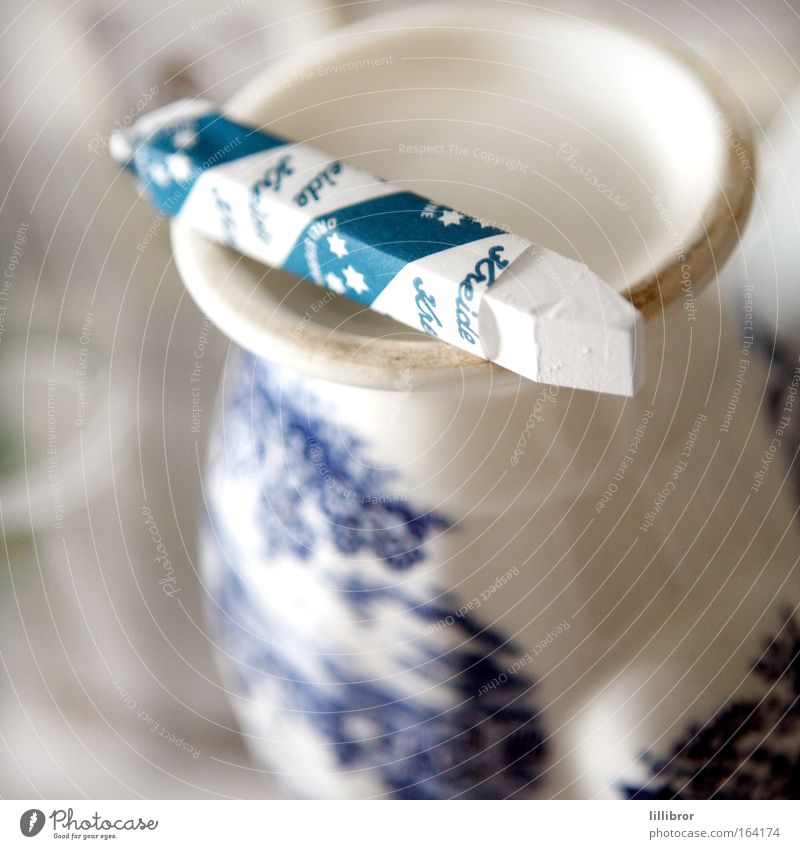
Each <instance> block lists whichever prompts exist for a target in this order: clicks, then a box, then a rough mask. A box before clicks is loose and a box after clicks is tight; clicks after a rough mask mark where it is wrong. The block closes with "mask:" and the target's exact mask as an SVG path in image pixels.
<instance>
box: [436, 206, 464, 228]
mask: <svg viewBox="0 0 800 849" xmlns="http://www.w3.org/2000/svg"><path fill="white" fill-rule="evenodd" d="M462 218H464V216H463V215H462V214H461V213H460V212H456V211H455V210H454V209H443V210H442V214H441V215H440V216H439V221H441V222H442V224H444V226H445V227H449V226H450V225H451V224H460V223H461V219H462Z"/></svg>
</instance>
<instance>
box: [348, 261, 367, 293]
mask: <svg viewBox="0 0 800 849" xmlns="http://www.w3.org/2000/svg"><path fill="white" fill-rule="evenodd" d="M344 279H345V281H346V283H347V287H348V288H349V289H352V290H353V291H354V292H355V293H356V294H358V295H361V294H363V293H364V292H368V291H369V286H367V284H366V282H365V281H364V275H363V274H361V272H359V271H356V270H355V268H353V266H352V265H348V266H347V268H345V269H344Z"/></svg>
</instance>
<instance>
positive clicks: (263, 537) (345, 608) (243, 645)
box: [204, 355, 548, 799]
mask: <svg viewBox="0 0 800 849" xmlns="http://www.w3.org/2000/svg"><path fill="white" fill-rule="evenodd" d="M231 374H232V380H231V382H230V383H229V386H228V388H227V391H226V394H225V399H224V403H223V406H222V409H221V415H220V417H219V424H220V426H219V429H218V433H217V437H216V439H215V440H214V442H213V447H212V451H211V456H210V462H209V471H208V477H209V481H210V485H209V486H208V488H207V491H208V499H209V516H210V522H209V523H208V527H207V529H206V533H205V535H204V537H205V544H204V559H205V563H206V570H207V573H208V575H209V579H210V583H211V594H212V599H213V618H214V621H215V623H216V626H217V629H218V633H219V642H220V646H221V648H222V650H223V652H224V653H225V654H226V655H227V659H226V665H227V666H228V668H229V669H232V670H233V676H232V677H233V687H234V689H235V691H236V692H237V693H238V694H240V696H241V697H242V699H244V700H245V701H246V703H247V704H249V705H250V706H251V708H252V710H253V711H254V712H255V713H256V714H257V717H258V718H257V719H255V720H253V722H251V723H250V725H249V726H248V724H247V722H245V727H246V728H250V729H251V730H254V731H255V732H256V733H257V734H258V735H260V736H261V737H271V738H272V741H273V742H272V743H269V742H267V743H263V744H262V745H260V746H257V748H259V750H260V751H261V753H262V754H263V758H264V760H265V761H266V762H267V763H268V765H269V766H270V768H272V769H274V770H276V771H278V772H282V773H284V774H285V775H289V774H292V775H293V776H294V777H293V778H292V777H290V778H289V779H288V780H289V781H290V782H291V783H293V784H294V785H295V787H298V788H299V792H300V793H302V794H303V795H306V796H338V795H359V796H384V797H393V798H434V799H438V798H448V797H459V796H460V797H481V798H504V797H511V796H514V795H525V794H528V793H530V792H531V790H532V789H533V788H534V787H535V786H537V784H538V782H539V781H540V778H541V775H542V772H543V770H544V768H545V765H546V763H547V756H548V746H547V739H546V734H545V732H544V730H543V727H542V724H541V721H540V718H539V712H538V710H537V706H536V701H535V694H536V688H535V684H534V682H533V681H532V680H531V678H530V677H528V676H526V675H525V674H523V673H522V672H519V673H517V674H514V675H506V674H505V670H507V669H508V668H509V666H510V665H511V664H512V663H513V661H514V659H515V658H516V657H517V655H518V653H517V652H516V651H515V650H514V647H513V646H512V645H511V644H510V642H509V641H508V639H507V638H506V637H505V636H504V635H503V634H501V633H499V632H497V631H496V630H495V629H494V628H493V627H485V626H484V625H483V624H482V623H481V622H479V621H477V619H476V618H475V616H474V614H473V612H468V613H466V615H465V614H464V613H463V612H459V613H458V615H453V614H454V613H455V612H456V610H457V608H458V603H457V602H456V600H455V599H454V598H452V597H451V596H450V595H449V594H448V592H447V591H446V589H444V588H441V587H438V586H437V585H436V583H435V581H434V580H433V579H432V578H431V577H430V574H431V571H432V570H430V569H426V568H425V566H426V560H427V558H428V557H429V549H430V546H431V544H433V543H434V542H435V539H436V538H437V536H438V535H440V534H450V533H455V532H456V530H455V529H454V528H453V527H452V524H451V522H450V521H449V520H448V518H447V517H445V516H443V515H442V514H441V513H439V512H437V511H435V510H431V509H426V508H425V507H422V506H418V505H415V504H412V503H411V501H410V500H409V499H408V497H407V495H406V492H405V490H404V489H403V481H402V480H400V478H399V476H398V475H396V474H395V473H394V472H393V471H392V470H390V469H385V468H380V467H377V466H375V465H374V464H373V463H372V458H371V452H370V446H369V445H368V444H366V442H365V441H364V440H363V439H362V438H361V437H360V436H359V435H357V434H355V433H353V432H351V430H350V429H349V428H348V427H346V426H345V425H344V424H343V423H342V422H341V421H338V420H336V419H335V418H334V417H331V415H330V411H326V410H324V409H322V407H321V404H320V400H319V398H317V397H315V396H314V394H313V392H312V391H311V390H310V389H309V388H308V384H307V383H306V382H304V381H302V380H301V379H300V378H298V377H296V376H293V375H291V374H289V373H288V372H286V371H285V370H280V369H277V368H276V367H274V366H271V365H269V364H267V363H266V362H264V361H262V360H259V359H257V358H255V357H252V356H249V355H243V356H242V357H241V360H240V362H239V364H238V366H237V367H236V368H235V369H233V370H232V373H231ZM428 565H430V564H428ZM526 671H527V670H526ZM487 682H494V683H493V686H492V687H491V689H490V688H488V687H487V686H486V683H487ZM501 682H502V683H501ZM276 740H280V741H281V743H280V744H277V743H275V741H276Z"/></svg>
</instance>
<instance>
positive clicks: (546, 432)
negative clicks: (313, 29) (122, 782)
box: [173, 3, 799, 798]
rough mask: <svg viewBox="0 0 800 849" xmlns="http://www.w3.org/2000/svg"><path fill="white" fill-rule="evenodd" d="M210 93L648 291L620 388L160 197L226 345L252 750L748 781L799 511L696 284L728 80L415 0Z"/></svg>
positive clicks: (226, 567)
mask: <svg viewBox="0 0 800 849" xmlns="http://www.w3.org/2000/svg"><path fill="white" fill-rule="evenodd" d="M229 108H230V111H231V112H232V113H233V115H234V116H236V117H238V118H240V119H242V120H244V121H249V122H251V123H255V124H257V125H259V124H265V125H269V126H270V127H271V128H273V129H274V130H276V131H277V132H279V133H281V134H283V135H286V136H288V137H291V138H296V139H298V140H300V141H308V142H312V143H314V144H315V145H317V146H319V147H321V148H323V149H326V150H329V151H330V152H331V153H332V154H335V155H338V156H340V157H346V158H347V159H348V161H353V162H357V163H358V164H360V165H363V166H364V167H366V168H368V169H370V170H371V171H373V172H374V173H378V174H380V175H382V176H385V177H387V178H390V179H397V180H402V181H403V182H404V183H406V184H408V185H409V187H411V188H413V189H414V190H416V191H418V192H420V193H422V194H426V195H427V196H429V197H431V198H432V199H433V200H434V201H436V202H438V203H444V204H451V205H453V206H454V207H456V208H458V209H462V210H463V211H465V212H467V213H470V214H473V215H476V216H478V217H482V218H485V219H488V220H491V221H495V222H498V223H500V224H502V225H504V226H505V227H507V228H509V229H511V230H513V231H516V232H518V233H519V234H520V235H523V236H527V237H528V238H531V239H532V240H534V241H536V242H539V243H541V244H544V245H546V246H547V247H550V248H553V249H556V250H558V251H560V252H562V253H565V254H568V255H570V256H573V257H577V258H579V259H581V260H583V261H584V262H586V263H588V264H589V265H590V266H591V267H592V268H593V269H595V270H596V271H598V272H599V273H600V274H602V275H603V276H604V277H605V278H606V279H607V280H608V281H609V282H610V283H611V284H612V285H614V286H616V287H618V288H619V289H620V290H621V291H623V292H624V293H625V294H626V295H627V296H628V297H630V298H631V300H632V301H633V302H634V303H635V304H636V305H637V306H639V307H640V308H641V309H642V310H643V312H644V313H645V315H646V316H647V318H648V319H649V320H648V322H647V332H646V336H647V367H648V379H647V383H646V385H645V387H644V389H643V390H642V391H641V392H640V393H639V394H638V395H637V397H635V398H633V399H622V398H617V397H610V396H600V395H596V394H592V393H588V392H579V391H572V390H565V389H558V388H556V387H550V386H543V385H537V384H534V383H531V382H527V381H524V380H521V379H519V378H517V377H516V376H514V375H512V374H510V373H508V372H504V371H503V370H502V369H499V368H497V367H494V366H492V365H491V364H489V363H486V362H482V361H478V360H475V359H473V358H471V357H470V356H469V355H467V354H465V353H462V352H460V351H458V350H455V349H453V348H450V347H448V346H446V345H443V344H440V343H438V342H437V341H436V340H432V339H430V338H426V337H423V336H421V335H419V334H414V333H411V332H409V331H408V330H407V329H406V328H403V327H401V326H400V325H396V324H394V323H392V322H391V321H389V320H387V319H385V318H382V317H379V316H376V315H373V314H371V313H369V312H368V311H366V310H362V309H361V308H359V307H358V306H357V305H354V304H352V303H350V302H348V301H346V300H344V299H341V298H336V297H335V296H334V295H333V294H332V293H327V292H325V291H323V290H320V289H318V288H316V287H313V286H311V285H308V284H306V283H303V282H301V281H297V280H295V279H291V278H290V277H288V276H287V275H286V274H284V273H282V272H278V271H274V270H270V269H265V268H263V267H259V266H258V265H256V264H254V263H251V262H249V261H247V260H245V259H243V258H241V257H238V256H236V255H234V254H232V253H231V252H229V251H228V250H227V249H225V248H223V247H220V246H218V245H213V244H211V243H209V242H207V241H206V240H204V239H203V238H202V237H199V236H196V235H194V234H192V233H190V232H188V231H187V230H186V229H185V228H183V227H182V226H181V224H180V222H176V223H175V225H174V226H173V240H174V248H175V253H176V258H177V262H178V265H179V268H180V271H181V273H182V275H183V277H184V279H185V282H186V285H187V287H188V289H189V291H190V293H191V294H192V295H193V297H194V298H195V299H196V301H197V302H198V304H199V305H200V306H201V308H203V309H204V310H205V311H206V312H207V314H208V315H210V316H211V317H212V318H213V319H214V320H215V321H216V322H217V324H218V325H219V326H220V327H221V328H222V329H223V330H224V331H225V332H226V333H228V334H229V335H230V337H231V339H232V340H233V341H234V342H236V343H237V344H238V345H239V346H241V348H243V349H245V351H246V353H241V354H237V355H236V356H234V357H233V358H232V361H231V363H230V365H229V367H228V369H227V371H226V374H225V378H224V382H223V387H222V400H221V403H220V406H219V410H218V414H217V418H216V421H215V424H214V426H213V435H212V437H211V448H210V457H209V464H208V471H207V477H206V493H205V494H206V500H207V505H208V516H207V517H206V521H205V523H204V532H203V545H202V556H203V564H204V576H205V581H206V588H207V592H208V597H209V606H210V611H211V619H212V622H213V626H214V629H215V635H216V639H217V642H218V645H219V648H220V656H221V661H222V664H223V668H224V670H225V674H226V677H227V680H228V682H229V683H230V690H231V698H232V699H233V700H234V704H235V706H236V710H237V713H238V716H239V718H240V721H241V725H242V729H243V732H244V733H245V735H246V736H247V739H248V741H249V744H250V746H251V748H252V750H253V751H254V752H255V753H256V755H257V756H258V758H259V759H260V761H261V763H262V764H263V766H264V768H265V769H266V770H269V771H270V772H272V773H274V774H276V775H277V776H279V778H280V780H281V781H282V782H284V783H285V784H286V785H287V787H288V788H289V792H291V793H294V794H296V795H298V796H304V797H307V796H311V797H336V798H343V797H393V798H441V797H467V796H477V797H554V796H560V797H579V798H590V797H604V796H608V797H620V796H623V797H624V796H643V795H649V796H659V795H667V796H679V797H680V796H686V797H693V796H694V797H696V796H710V795H715V794H717V795H720V794H721V795H725V794H729V795H736V794H740V795H741V794H744V795H747V794H753V793H756V792H761V791H756V790H754V789H753V786H757V784H756V785H754V782H755V778H754V775H755V776H756V777H757V776H758V775H759V774H762V773H764V764H765V763H769V761H770V757H771V755H770V753H771V752H774V750H775V749H776V748H780V747H781V746H783V745H784V743H785V739H784V737H781V736H780V734H781V733H783V732H779V733H778V736H777V737H775V738H772V737H769V736H768V735H767V734H766V733H763V734H761V733H759V730H758V729H759V728H761V727H762V726H764V727H766V726H765V723H766V725H768V724H769V721H770V718H773V719H774V718H775V717H777V716H780V715H781V706H785V704H788V702H787V701H786V700H787V699H788V700H790V696H791V687H790V686H788V685H787V689H786V691H785V692H784V691H783V690H781V691H780V693H778V690H777V689H776V685H775V680H776V675H777V673H776V672H775V669H776V668H777V667H778V666H779V665H780V660H781V658H782V657H783V654H785V652H787V651H789V650H790V649H791V645H792V643H791V641H792V640H794V639H796V636H795V632H794V631H792V630H791V629H792V628H793V625H792V623H791V622H790V621H789V620H788V618H787V616H788V614H787V613H786V604H787V603H788V602H787V592H788V590H787V587H788V586H789V583H787V582H788V579H789V577H790V572H791V569H792V568H793V565H794V562H795V558H796V552H797V550H798V542H799V541H798V539H797V536H796V530H795V528H794V525H793V511H794V508H793V506H792V504H791V502H790V499H789V497H788V495H787V494H786V492H785V487H784V486H783V484H784V473H783V471H782V470H781V468H780V466H779V462H778V460H775V462H774V464H773V465H772V466H771V467H769V468H768V469H767V472H766V473H765V474H761V477H760V478H757V477H755V476H756V475H758V474H760V469H761V468H762V457H763V455H764V452H765V451H773V453H774V450H773V449H774V440H775V439H776V436H775V429H774V425H773V424H772V423H771V422H769V421H768V420H767V419H766V418H765V417H764V416H763V415H762V413H761V412H760V408H759V403H760V389H759V384H760V375H761V372H760V371H759V370H760V369H761V365H760V363H759V361H758V359H757V357H756V355H755V353H752V355H751V354H750V353H748V351H749V350H750V349H744V348H743V347H742V346H743V343H742V338H741V337H742V335H743V333H745V332H746V327H744V328H743V326H742V324H741V321H740V316H738V314H737V313H736V312H734V313H733V315H732V317H730V318H725V317H723V312H724V311H723V309H722V308H721V298H720V293H719V291H718V290H717V289H716V288H715V287H714V286H706V284H707V283H708V281H709V280H711V279H712V278H713V277H714V272H715V269H716V268H717V267H719V266H720V265H721V264H722V262H723V261H724V259H725V257H726V256H727V254H728V252H729V251H730V249H731V247H732V246H733V245H734V243H735V241H736V238H737V234H738V230H739V228H740V227H741V226H742V224H743V221H744V219H745V217H746V214H747V209H748V206H749V203H750V198H751V195H752V192H753V179H754V166H753V163H752V159H751V158H750V159H748V158H747V156H745V157H744V160H747V161H744V160H743V156H742V153H744V154H747V153H748V151H749V149H750V137H749V132H748V128H747V126H746V124H745V123H743V122H742V120H741V117H740V115H739V114H738V112H737V110H736V109H735V107H734V106H733V105H732V102H731V100H730V98H729V97H728V96H727V95H726V94H725V93H724V89H723V88H722V85H721V83H720V82H719V81H718V80H714V79H711V80H710V81H709V79H707V78H706V75H705V74H704V73H703V72H701V71H700V70H698V69H697V68H695V67H693V65H692V62H691V60H687V59H685V58H683V57H682V56H681V55H680V51H679V50H677V51H676V49H675V46H674V45H666V46H665V45H660V44H653V43H651V42H648V41H645V40H643V39H641V38H639V37H638V36H636V35H633V34H631V33H628V32H620V31H617V30H614V29H613V28H609V27H608V26H607V25H605V24H598V23H593V22H591V21H584V20H580V19H577V18H575V17H570V16H566V15H560V14H556V13H545V12H543V11H539V10H534V9H530V8H523V7H515V6H511V5H508V4H499V3H498V4H486V3H484V4H481V5H480V6H472V5H469V4H467V5H465V4H458V5H432V6H428V7H425V8H424V9H419V8H415V9H414V10H413V11H412V10H409V11H403V12H400V13H395V14H391V15H385V16H379V17H373V18H370V19H368V20H367V21H366V22H365V23H362V24H360V25H359V26H358V27H355V28H349V29H345V30H341V31H338V32H335V33H333V34H331V35H329V36H328V37H326V38H324V39H321V40H319V41H317V42H315V43H313V44H308V45H307V46H306V47H304V48H303V49H301V50H299V51H297V52H296V53H293V54H292V55H290V56H287V57H284V58H283V59H281V61H279V62H276V63H274V64H271V65H270V66H269V68H268V69H267V70H266V71H264V72H263V73H261V74H259V75H258V76H257V77H256V78H255V79H254V80H253V82H252V83H251V84H250V85H248V86H247V87H246V88H245V90H243V91H242V92H241V93H240V94H239V95H238V96H237V97H235V98H234V99H233V100H232V102H231V103H230V104H229ZM734 140H735V142H736V144H734V143H733V141H734ZM704 287H705V288H704ZM753 350H754V349H753ZM743 359H747V369H748V371H747V379H746V380H744V381H738V382H737V374H738V372H737V369H738V368H739V365H738V364H739V361H740V360H743ZM770 446H773V448H771V447H770ZM759 480H760V486H759V487H758V488H757V490H755V491H752V492H751V491H750V488H751V486H753V485H754V482H757V481H759ZM787 629H788V630H787ZM775 634H778V635H779V639H781V640H784V642H783V643H780V645H779V644H778V643H775V644H773V649H772V653H771V654H770V653H769V652H767V653H763V651H764V648H765V644H764V640H765V639H766V636H767V635H775ZM776 646H777V647H776ZM759 657H761V658H762V660H763V664H762V665H763V667H764V668H761V667H759V668H756V667H754V663H755V662H756V661H757V660H758V659H759ZM764 658H766V660H764ZM765 670H766V671H765ZM781 680H783V679H781ZM781 686H783V685H781ZM793 686H794V687H795V690H796V687H797V684H796V682H795V684H794V685H793ZM765 694H766V695H765ZM769 694H772V695H771V696H770V695H769ZM768 698H773V702H775V703H774V704H773V703H770V704H771V707H770V708H769V712H766V713H765V712H764V711H762V712H761V713H760V714H759V713H758V705H760V704H763V703H764V699H768ZM753 705H755V706H756V707H755V708H754V710H753V711H750V707H752V706H753ZM765 711H766V708H765ZM747 716H758V718H757V719H754V720H752V721H751V722H750V725H747V724H746V723H744V724H742V723H741V722H739V720H741V719H742V717H745V718H746V717H747ZM731 717H733V719H732V718H731ZM755 726H758V727H755ZM698 729H700V731H698ZM762 730H763V729H762ZM729 732H730V734H731V735H733V736H732V737H731V736H730V735H729ZM785 733H786V734H791V733H792V732H790V731H788V730H786V732H785ZM737 735H738V736H737ZM731 739H732V740H733V741H734V742H733V743H731V742H730V740H731ZM726 741H727V742H726ZM750 756H752V757H751V759H750V761H748V760H747V757H750ZM743 762H744V766H742V763H743ZM782 780H783V779H778V778H776V779H775V781H774V783H773V784H772V785H770V788H769V790H770V792H771V793H772V795H780V793H781V792H783V791H785V790H786V786H788V785H781V783H780V782H781V781H782ZM765 786H766V785H765Z"/></svg>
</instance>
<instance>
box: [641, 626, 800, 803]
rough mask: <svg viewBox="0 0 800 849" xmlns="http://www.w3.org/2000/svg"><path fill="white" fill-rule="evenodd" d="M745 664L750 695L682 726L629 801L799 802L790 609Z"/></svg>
mask: <svg viewBox="0 0 800 849" xmlns="http://www.w3.org/2000/svg"><path fill="white" fill-rule="evenodd" d="M780 618H781V621H782V623H783V625H782V627H781V629H780V631H778V633H777V634H776V635H775V637H774V638H772V639H771V640H769V641H768V642H767V643H766V644H765V646H764V651H763V653H762V654H761V656H760V657H759V658H758V660H757V661H756V663H755V664H754V665H753V668H752V671H751V673H750V674H751V676H752V678H753V680H754V681H755V682H756V683H757V688H756V690H757V692H756V695H755V696H753V697H750V698H748V699H742V700H734V701H732V702H730V703H729V704H727V705H725V706H724V707H723V708H722V709H721V710H720V711H719V712H718V713H717V714H716V716H714V717H713V718H712V719H711V720H710V721H709V722H707V723H705V724H704V725H702V726H701V725H695V726H693V727H691V728H689V729H688V730H687V732H686V734H685V735H684V737H683V739H681V740H680V741H679V742H678V743H676V744H675V746H674V747H673V749H672V750H671V751H670V753H669V754H668V755H667V756H666V757H664V758H653V757H649V756H647V755H645V762H646V763H647V765H648V767H649V771H650V774H651V778H650V779H649V781H648V782H647V784H645V785H644V786H642V787H631V786H629V787H625V788H624V791H625V794H626V795H627V797H628V798H629V799H653V800H655V799H712V798H713V799H800V627H798V622H797V619H796V618H795V617H794V615H793V614H792V612H791V611H785V612H784V613H783V614H782V615H781V617H780Z"/></svg>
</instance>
